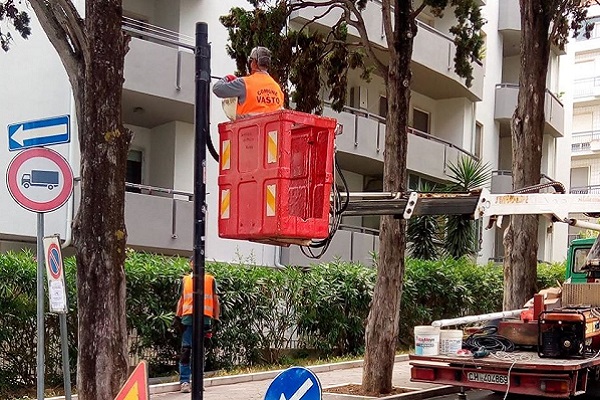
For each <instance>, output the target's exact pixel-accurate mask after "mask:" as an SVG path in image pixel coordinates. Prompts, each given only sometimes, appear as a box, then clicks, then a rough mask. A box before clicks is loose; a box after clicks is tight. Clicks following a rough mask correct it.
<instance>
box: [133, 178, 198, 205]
mask: <svg viewBox="0 0 600 400" xmlns="http://www.w3.org/2000/svg"><path fill="white" fill-rule="evenodd" d="M125 187H126V188H128V189H137V190H140V193H142V194H147V195H150V196H154V195H156V194H157V193H164V194H170V195H177V196H186V197H187V199H188V201H194V193H190V192H184V191H181V190H174V189H167V188H161V187H158V186H149V185H140V184H138V183H130V182H125Z"/></svg>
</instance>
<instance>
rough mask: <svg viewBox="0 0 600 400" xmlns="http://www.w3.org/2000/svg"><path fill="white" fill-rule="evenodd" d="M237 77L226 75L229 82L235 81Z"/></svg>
mask: <svg viewBox="0 0 600 400" xmlns="http://www.w3.org/2000/svg"><path fill="white" fill-rule="evenodd" d="M236 79H237V76H235V75H225V80H226V81H227V82H231V81H235V80H236Z"/></svg>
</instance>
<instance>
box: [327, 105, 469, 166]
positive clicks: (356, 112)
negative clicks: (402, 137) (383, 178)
mask: <svg viewBox="0 0 600 400" xmlns="http://www.w3.org/2000/svg"><path fill="white" fill-rule="evenodd" d="M326 105H328V106H330V105H331V104H330V103H326ZM342 112H346V113H349V114H352V115H353V116H354V119H355V123H354V129H353V132H352V134H353V135H354V146H356V147H357V146H358V145H359V129H358V127H359V125H360V124H359V123H357V119H358V118H359V117H363V118H366V119H368V120H371V121H375V122H377V124H378V126H377V134H376V142H375V143H376V146H377V152H378V153H379V152H380V151H381V150H382V148H383V145H384V137H383V135H384V134H385V117H382V116H381V115H379V114H374V113H371V112H369V111H367V110H363V109H359V108H354V107H350V106H344V108H343V109H342ZM380 125H383V129H381V126H380ZM408 133H410V134H412V135H415V136H419V137H422V138H424V139H427V140H430V141H432V142H436V143H440V144H442V145H444V146H446V147H449V148H452V149H455V150H456V151H458V152H459V153H462V155H464V156H467V157H471V158H473V159H475V160H478V159H479V157H477V156H476V155H474V154H472V153H470V152H468V151H467V150H465V149H463V148H461V147H459V146H457V145H455V144H454V143H451V142H449V141H447V140H444V139H441V138H439V137H437V136H433V135H431V134H429V133H426V132H422V131H420V130H418V129H415V128H411V127H409V128H408Z"/></svg>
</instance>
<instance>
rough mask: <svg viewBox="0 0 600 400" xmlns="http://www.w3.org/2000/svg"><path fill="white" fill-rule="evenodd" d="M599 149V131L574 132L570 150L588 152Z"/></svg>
mask: <svg viewBox="0 0 600 400" xmlns="http://www.w3.org/2000/svg"><path fill="white" fill-rule="evenodd" d="M596 151H600V131H587V132H574V133H573V135H572V141H571V152H573V153H590V152H596Z"/></svg>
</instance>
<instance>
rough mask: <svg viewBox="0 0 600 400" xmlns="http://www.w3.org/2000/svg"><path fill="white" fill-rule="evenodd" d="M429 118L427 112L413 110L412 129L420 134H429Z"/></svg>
mask: <svg viewBox="0 0 600 400" xmlns="http://www.w3.org/2000/svg"><path fill="white" fill-rule="evenodd" d="M430 117H431V115H430V114H429V113H428V112H427V111H422V110H419V109H418V108H413V128H415V129H416V130H418V131H421V132H425V133H430V132H429V129H430V122H429V121H430Z"/></svg>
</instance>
